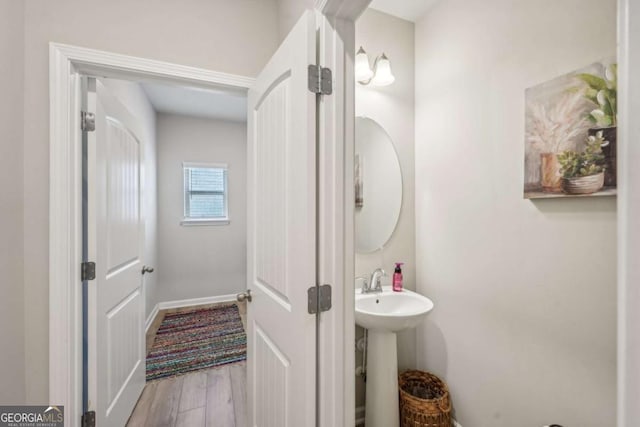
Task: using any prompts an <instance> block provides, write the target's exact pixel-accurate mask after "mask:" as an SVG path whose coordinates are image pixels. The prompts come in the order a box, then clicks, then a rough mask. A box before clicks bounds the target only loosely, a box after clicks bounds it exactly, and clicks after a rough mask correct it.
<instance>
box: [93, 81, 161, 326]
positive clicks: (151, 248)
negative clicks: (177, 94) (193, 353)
mask: <svg viewBox="0 0 640 427" xmlns="http://www.w3.org/2000/svg"><path fill="white" fill-rule="evenodd" d="M101 81H102V82H103V83H104V85H105V87H107V89H109V92H110V93H111V94H112V95H113V96H115V97H116V98H117V99H118V100H119V101H120V102H121V103H122V104H123V105H124V106H125V107H127V109H128V110H129V112H131V114H132V115H133V116H135V117H136V118H137V119H138V122H139V123H140V127H141V129H142V130H141V132H143V134H142V135H141V136H140V138H141V139H142V169H141V172H142V187H141V190H142V193H141V194H142V215H143V218H144V254H143V257H144V258H143V263H144V264H145V265H149V266H155V265H157V259H158V231H157V229H158V206H157V204H158V203H157V200H158V192H157V188H156V187H157V185H156V183H157V178H156V163H157V142H156V112H155V110H154V109H153V107H152V106H151V103H150V102H149V100H148V99H147V95H146V94H145V93H144V91H143V90H142V88H141V87H140V85H139V84H138V83H134V82H128V81H123V80H116V79H101ZM157 278H158V275H157V274H145V275H144V276H143V282H142V288H143V291H144V298H145V311H146V315H148V314H149V313H150V312H151V310H153V307H154V306H155V304H156V301H157V281H158V280H157Z"/></svg>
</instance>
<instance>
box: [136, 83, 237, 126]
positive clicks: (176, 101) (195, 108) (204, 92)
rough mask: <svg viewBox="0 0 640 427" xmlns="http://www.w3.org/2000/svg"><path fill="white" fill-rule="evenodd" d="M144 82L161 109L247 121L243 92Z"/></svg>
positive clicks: (165, 111)
mask: <svg viewBox="0 0 640 427" xmlns="http://www.w3.org/2000/svg"><path fill="white" fill-rule="evenodd" d="M141 86H142V89H143V90H144V92H145V93H146V94H147V97H148V98H149V101H150V102H151V105H153V108H154V109H155V110H156V111H157V112H159V113H170V114H180V115H183V116H193V117H203V118H209V119H218V120H229V121H234V122H246V121H247V96H246V94H244V93H238V92H231V91H224V90H216V89H201V88H194V87H186V86H177V85H167V84H162V83H155V82H143V83H141Z"/></svg>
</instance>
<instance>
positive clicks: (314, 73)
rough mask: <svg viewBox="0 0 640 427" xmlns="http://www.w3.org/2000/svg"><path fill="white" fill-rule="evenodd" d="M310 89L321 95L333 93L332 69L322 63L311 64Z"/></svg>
mask: <svg viewBox="0 0 640 427" xmlns="http://www.w3.org/2000/svg"><path fill="white" fill-rule="evenodd" d="M309 90H310V91H311V92H313V93H319V94H320V95H331V92H333V81H332V77H331V69H330V68H324V67H321V66H320V65H309Z"/></svg>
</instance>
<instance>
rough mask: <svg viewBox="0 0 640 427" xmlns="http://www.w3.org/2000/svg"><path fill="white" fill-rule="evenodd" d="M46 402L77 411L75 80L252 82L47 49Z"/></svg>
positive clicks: (73, 421)
mask: <svg viewBox="0 0 640 427" xmlns="http://www.w3.org/2000/svg"><path fill="white" fill-rule="evenodd" d="M49 65H50V69H49V106H50V118H49V120H50V135H49V138H50V153H49V155H50V172H49V173H50V184H49V402H55V404H57V405H64V406H65V412H66V414H67V420H66V421H67V423H66V425H68V426H71V427H73V426H76V425H78V424H79V421H80V415H81V411H82V401H81V399H82V302H81V289H82V287H81V285H82V282H81V280H80V263H81V260H82V257H81V255H82V209H81V208H82V207H81V204H82V199H81V185H82V182H81V181H82V174H81V171H82V169H81V165H82V159H81V152H82V150H81V147H82V146H81V142H82V140H81V133H80V125H79V117H80V102H79V101H80V93H79V84H78V83H77V81H78V75H79V74H85V75H99V76H107V77H118V78H125V79H131V78H140V77H145V78H154V79H161V80H163V81H173V82H182V83H188V84H191V85H196V86H201V87H217V88H220V87H225V88H230V89H237V90H238V91H246V90H247V89H248V88H249V87H250V86H251V85H252V84H253V82H254V79H253V78H249V77H244V76H237V75H232V74H226V73H220V72H215V71H209V70H205V69H200V68H194V67H187V66H184V65H177V64H171V63H168V62H162V61H156V60H151V59H143V58H136V57H132V56H127V55H120V54H115V53H110V52H103V51H99V50H93V49H87V48H82V47H77V46H69V45H64V44H58V43H51V44H50V45H49Z"/></svg>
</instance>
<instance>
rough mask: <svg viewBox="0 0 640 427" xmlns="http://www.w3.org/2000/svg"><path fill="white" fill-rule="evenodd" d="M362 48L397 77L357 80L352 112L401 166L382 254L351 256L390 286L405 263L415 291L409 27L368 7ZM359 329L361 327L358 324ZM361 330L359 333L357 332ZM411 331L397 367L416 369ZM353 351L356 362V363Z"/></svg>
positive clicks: (361, 25) (361, 271)
mask: <svg viewBox="0 0 640 427" xmlns="http://www.w3.org/2000/svg"><path fill="white" fill-rule="evenodd" d="M360 46H362V47H363V48H364V49H365V50H366V51H367V53H368V54H369V59H370V61H371V65H373V60H374V59H375V56H376V55H380V54H381V53H382V52H384V53H385V54H386V55H387V57H388V58H389V60H390V61H391V69H392V72H393V74H394V76H395V78H396V81H395V82H394V83H393V84H392V85H390V86H386V87H372V86H362V85H360V84H356V94H355V101H356V105H355V110H356V116H366V117H369V118H371V119H373V120H375V121H376V122H378V123H379V124H380V126H382V127H383V128H384V129H385V130H386V131H387V133H388V134H389V136H390V137H391V139H392V141H393V144H394V146H395V149H396V151H397V153H398V158H399V160H400V169H401V170H402V209H401V211H400V218H399V220H398V225H397V227H396V230H395V231H394V233H393V235H392V236H391V238H390V239H389V241H388V242H387V244H386V245H385V249H384V253H383V254H381V253H380V251H378V252H375V253H372V254H356V263H355V273H356V276H361V275H369V274H371V272H372V271H373V270H375V269H376V268H378V267H383V268H384V269H385V270H386V271H387V274H388V277H387V278H386V283H385V284H390V283H391V282H390V279H391V276H392V274H393V267H394V262H396V261H397V262H404V263H405V265H404V266H403V269H402V272H403V277H404V284H405V286H406V287H407V288H408V289H411V290H415V289H416V275H415V272H416V262H415V239H414V234H415V226H414V221H415V215H414V213H415V210H414V206H415V205H414V25H413V23H412V22H409V21H405V20H403V19H400V18H396V17H393V16H391V15H387V14H386V13H382V12H378V11H377V10H373V9H367V10H366V11H365V12H364V13H363V14H362V16H361V17H360V18H359V19H358V20H357V21H356V49H358V48H359V47H360ZM358 329H360V328H358ZM360 334H361V332H360V331H358V335H360ZM415 351H416V347H415V331H414V330H409V331H406V332H404V333H402V334H399V336H398V367H399V369H401V370H402V369H408V368H415V364H416V359H415ZM360 362H361V358H360V354H359V353H358V354H357V355H356V365H358V364H360ZM363 388H364V383H363V382H362V380H361V379H360V378H358V380H357V398H356V403H357V404H358V405H361V404H363V403H364V400H363V399H364V396H363V393H362V389H363Z"/></svg>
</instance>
